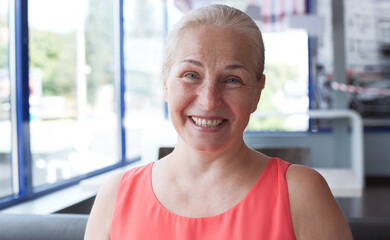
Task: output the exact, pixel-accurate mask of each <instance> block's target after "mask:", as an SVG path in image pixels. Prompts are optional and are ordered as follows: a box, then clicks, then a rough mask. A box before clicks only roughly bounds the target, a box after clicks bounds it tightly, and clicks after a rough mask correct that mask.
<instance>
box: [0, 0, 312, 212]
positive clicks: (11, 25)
mask: <svg viewBox="0 0 390 240" xmlns="http://www.w3.org/2000/svg"><path fill="white" fill-rule="evenodd" d="M218 2H220V3H225V4H230V5H232V6H234V7H237V8H239V9H241V10H244V11H245V10H246V9H248V3H247V1H222V2H221V1H218ZM299 2H301V1H299ZM19 3H20V4H15V1H0V33H1V34H0V208H4V207H6V206H9V205H11V204H14V203H15V202H18V201H23V200H28V199H31V198H33V197H35V196H36V194H42V193H46V192H49V191H51V190H53V189H54V190H56V189H57V187H63V186H65V185H68V184H69V183H70V184H72V183H76V182H77V181H79V180H81V179H84V178H86V177H89V176H91V175H95V174H98V173H100V172H104V171H107V170H110V169H113V168H116V167H119V166H123V165H125V164H127V163H129V162H131V160H135V159H139V158H140V157H142V159H143V160H145V161H152V160H156V159H157V158H156V157H157V151H158V148H159V147H171V146H173V145H174V144H175V143H176V132H175V131H174V130H173V126H172V124H171V123H170V121H169V119H168V117H167V106H166V104H165V103H164V101H163V92H162V74H161V70H162V69H161V66H162V61H163V57H164V56H163V55H164V41H165V36H166V34H167V32H168V30H169V29H170V27H171V26H172V25H173V24H174V23H176V21H177V20H178V19H179V18H180V17H181V16H182V14H183V12H185V11H186V10H189V9H190V8H197V7H201V6H202V5H205V4H209V3H208V2H207V3H206V2H205V1H202V0H192V1H179V0H177V1H176V0H175V1H172V0H169V1H162V0H161V1H156V0H124V1H107V0H81V1H80V0H57V1H51V0H30V1H20V2H19ZM210 3H211V2H210ZM120 4H123V5H121V6H120ZM15 8H16V9H15ZM25 10H27V11H25ZM263 10H264V8H263ZM263 10H262V11H263ZM14 13H15V14H14ZM27 16H28V19H27ZM122 17H123V18H122ZM122 21H123V22H122ZM261 24H262V23H261V22H259V25H260V26H261ZM27 29H28V40H29V41H28V49H27V47H26V45H25V42H24V37H26V34H27V31H26V30H27ZM269 29H271V28H265V30H264V29H263V28H262V30H263V33H264V41H265V44H266V50H267V51H266V58H267V60H266V70H265V71H266V75H267V80H268V82H267V88H266V90H265V91H264V92H263V96H262V100H261V103H260V111H262V110H264V111H265V110H278V111H283V110H285V108H288V109H289V110H291V109H292V108H294V109H293V110H294V111H301V110H306V109H307V108H308V100H307V98H308V96H307V95H308V94H307V78H308V76H307V75H308V74H307V68H308V63H307V55H308V54H307V35H306V33H305V32H304V31H297V30H294V31H292V30H289V31H283V32H282V33H275V32H271V31H270V30H269ZM280 38H283V39H287V38H288V39H289V41H284V42H283V43H278V44H277V49H278V50H279V49H282V51H281V54H282V55H275V56H274V55H268V52H269V53H275V52H278V51H277V50H274V49H273V48H274V46H272V44H273V43H275V42H276V41H278V39H280ZM296 52H300V53H299V54H296ZM27 53H28V54H27ZM289 55H292V56H294V58H291V59H286V58H285V56H289ZM27 56H28V57H27ZM282 56H283V57H282ZM27 62H28V66H27ZM15 69H16V70H15ZM27 70H28V71H27ZM27 72H28V75H27ZM17 84H19V85H18V88H16V85H17ZM27 93H28V94H27ZM278 99H279V100H280V99H283V100H286V99H287V100H288V102H290V103H292V105H288V106H287V105H280V104H279V103H278ZM26 101H28V104H26ZM17 113H18V114H19V115H17ZM20 113H21V114H20ZM291 121H292V120H291V119H285V120H280V121H279V120H278V121H269V122H267V121H264V120H259V119H256V117H255V116H254V117H252V119H251V121H250V124H249V126H248V130H251V131H259V130H270V129H273V130H283V131H297V130H302V129H305V128H306V129H307V119H305V118H304V119H299V120H297V119H293V123H294V124H293V125H289V123H290V122H291ZM26 125H27V126H28V127H26ZM17 136H18V137H17ZM124 143H125V145H124ZM20 145H22V146H20ZM154 151H155V152H154ZM18 154H19V155H18ZM19 188H20V189H19ZM47 190H48V191H47Z"/></svg>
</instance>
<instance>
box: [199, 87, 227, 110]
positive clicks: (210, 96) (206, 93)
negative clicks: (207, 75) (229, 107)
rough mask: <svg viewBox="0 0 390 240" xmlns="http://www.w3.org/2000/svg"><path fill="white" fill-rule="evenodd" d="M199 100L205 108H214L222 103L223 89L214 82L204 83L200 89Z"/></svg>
mask: <svg viewBox="0 0 390 240" xmlns="http://www.w3.org/2000/svg"><path fill="white" fill-rule="evenodd" d="M198 102H199V104H200V105H201V106H203V107H204V108H205V110H212V109H214V108H216V107H219V106H220V105H221V104H222V94H221V89H219V87H218V86H217V85H216V84H214V83H204V84H202V86H200V88H199V90H198Z"/></svg>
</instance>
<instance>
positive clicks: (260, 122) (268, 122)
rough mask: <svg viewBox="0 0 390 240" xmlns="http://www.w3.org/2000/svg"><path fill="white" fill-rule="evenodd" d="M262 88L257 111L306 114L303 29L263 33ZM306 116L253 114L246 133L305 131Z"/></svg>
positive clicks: (306, 86)
mask: <svg viewBox="0 0 390 240" xmlns="http://www.w3.org/2000/svg"><path fill="white" fill-rule="evenodd" d="M263 38H264V45H265V59H266V61H265V68H264V73H265V75H266V81H265V86H266V87H265V88H264V90H263V92H262V95H261V99H260V103H259V106H258V110H257V112H260V113H262V112H267V111H271V112H272V111H274V112H288V113H289V112H298V113H300V112H305V111H307V110H308V109H309V95H308V79H309V73H308V71H309V63H308V56H309V54H308V35H307V33H306V31H304V30H286V31H283V32H277V33H267V32H266V33H263ZM308 128H309V118H308V117H307V115H305V114H297V115H294V116H290V117H267V118H258V117H256V113H255V114H253V115H252V117H251V120H250V122H249V124H248V128H247V130H249V131H307V130H308Z"/></svg>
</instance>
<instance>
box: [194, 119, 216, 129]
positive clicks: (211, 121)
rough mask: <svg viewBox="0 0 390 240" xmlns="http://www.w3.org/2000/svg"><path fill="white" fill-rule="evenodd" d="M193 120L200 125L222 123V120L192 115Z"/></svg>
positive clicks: (214, 125)
mask: <svg viewBox="0 0 390 240" xmlns="http://www.w3.org/2000/svg"><path fill="white" fill-rule="evenodd" d="M192 120H193V121H194V123H195V124H196V125H198V126H200V127H218V126H219V125H221V123H222V120H206V119H201V118H197V117H192Z"/></svg>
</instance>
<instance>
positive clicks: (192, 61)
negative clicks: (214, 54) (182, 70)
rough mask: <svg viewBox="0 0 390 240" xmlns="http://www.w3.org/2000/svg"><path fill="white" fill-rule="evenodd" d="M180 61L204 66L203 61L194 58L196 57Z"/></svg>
mask: <svg viewBox="0 0 390 240" xmlns="http://www.w3.org/2000/svg"><path fill="white" fill-rule="evenodd" d="M180 63H191V64H194V65H196V66H199V67H203V64H202V62H199V61H197V60H194V59H184V60H182V61H180Z"/></svg>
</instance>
